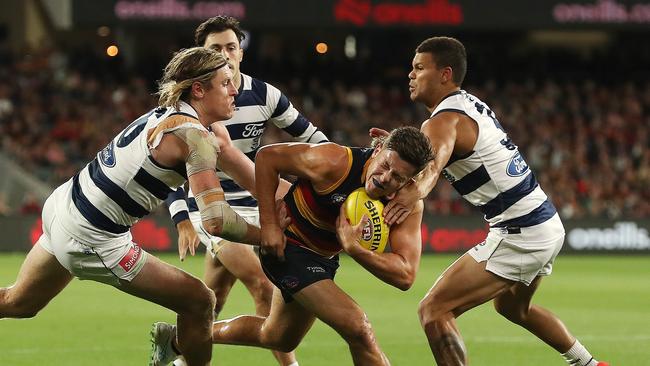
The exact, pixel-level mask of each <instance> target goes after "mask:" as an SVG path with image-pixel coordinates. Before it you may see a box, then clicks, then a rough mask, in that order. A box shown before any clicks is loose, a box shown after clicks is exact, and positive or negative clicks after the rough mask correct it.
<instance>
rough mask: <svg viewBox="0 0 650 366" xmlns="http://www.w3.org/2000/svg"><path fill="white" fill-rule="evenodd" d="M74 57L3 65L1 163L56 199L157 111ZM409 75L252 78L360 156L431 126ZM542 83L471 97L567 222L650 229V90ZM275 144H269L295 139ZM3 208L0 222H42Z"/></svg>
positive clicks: (143, 96)
mask: <svg viewBox="0 0 650 366" xmlns="http://www.w3.org/2000/svg"><path fill="white" fill-rule="evenodd" d="M77 56H78V55H75V54H74V53H63V52H60V51H59V50H57V49H54V48H43V49H40V50H38V51H32V52H29V55H23V56H20V57H7V56H3V57H0V139H1V140H0V146H1V151H2V153H3V154H6V155H7V156H9V157H11V158H12V159H14V160H15V161H16V162H17V163H18V164H19V165H20V166H22V167H23V168H25V169H26V170H28V171H29V172H30V173H32V174H34V175H35V176H36V177H38V178H39V179H41V180H43V181H45V182H47V183H48V184H50V185H51V186H53V187H54V186H56V185H57V184H60V183H61V182H63V181H65V180H67V179H68V178H69V177H70V176H72V175H73V174H74V173H75V172H76V171H77V170H78V169H80V168H81V167H82V165H83V164H84V163H85V162H86V161H88V160H89V158H90V157H92V156H93V155H94V154H95V153H96V152H97V151H98V150H100V149H101V148H103V147H104V146H105V145H106V144H107V143H108V142H109V139H110V138H111V137H112V136H114V135H116V134H117V133H118V132H119V131H120V130H121V129H123V128H124V126H125V125H126V124H128V123H130V121H132V120H134V119H135V118H137V117H138V116H139V115H141V114H143V113H144V112H146V111H147V110H148V109H150V107H151V106H152V105H154V104H155V101H156V98H155V96H154V95H152V94H151V93H152V90H153V85H154V84H153V80H146V79H145V78H143V77H138V76H133V75H132V74H129V73H128V72H126V71H125V70H124V67H123V66H121V65H119V64H118V65H116V64H115V62H113V63H111V62H112V61H107V60H105V59H102V58H101V57H99V56H89V55H88V54H85V55H84V56H83V57H77ZM116 70H118V71H116ZM403 71H404V72H403V75H400V76H399V78H394V80H398V81H400V82H395V81H394V80H391V81H390V82H386V81H384V82H382V81H364V82H354V83H351V82H348V81H347V80H348V79H346V77H345V75H344V74H342V75H340V76H339V77H337V78H332V77H330V76H323V75H322V74H319V73H317V72H315V73H314V74H313V75H315V76H313V77H309V78H299V77H295V76H294V77H291V76H288V77H284V76H282V77H283V79H281V80H278V79H277V78H274V75H273V74H265V75H257V74H255V76H260V77H263V78H264V79H265V80H269V81H270V82H272V83H273V84H274V85H276V86H277V87H278V88H279V89H280V90H282V91H283V92H284V93H285V94H286V95H287V96H288V97H289V99H290V100H291V101H292V102H293V103H294V104H295V105H296V107H297V108H298V109H299V110H300V111H302V112H303V114H304V115H305V116H307V118H309V119H310V120H311V121H313V122H314V123H315V124H316V125H318V126H319V127H320V128H322V129H323V131H324V132H325V133H326V134H327V135H328V136H329V138H330V139H331V140H333V141H335V142H339V143H341V144H346V145H347V144H349V145H358V146H362V145H367V144H368V143H369V137H368V134H367V131H368V129H369V128H370V127H373V126H377V127H382V128H385V129H391V128H394V127H397V126H400V125H403V124H412V125H417V126H419V124H420V122H421V121H423V120H425V119H426V118H427V112H426V110H424V109H422V108H421V107H418V106H416V105H415V103H413V102H411V101H410V100H409V98H408V94H407V93H408V90H407V79H406V74H407V72H408V71H409V69H405V70H403ZM538 80H542V81H538ZM538 80H535V79H532V78H531V79H529V80H527V81H523V82H522V81H519V80H518V81H514V80H507V79H506V80H483V81H481V82H477V83H474V84H471V83H468V84H467V85H465V86H464V89H466V90H467V91H468V92H470V93H472V94H475V95H476V96H478V97H479V98H480V99H482V100H484V101H485V102H486V103H488V104H489V105H490V106H492V108H493V110H494V112H495V113H496V115H497V117H498V119H499V121H500V122H501V124H502V125H503V126H504V128H505V129H506V131H507V132H508V133H509V135H510V137H511V138H512V139H513V141H514V142H515V143H516V144H518V145H519V146H520V149H521V150H522V153H523V155H524V157H525V158H526V161H527V162H528V163H529V164H530V165H531V167H532V168H533V170H534V171H535V172H536V174H537V178H538V180H539V181H540V183H541V184H542V187H543V188H544V190H545V191H546V192H547V193H548V194H549V195H550V196H551V198H552V200H553V202H554V203H555V205H556V206H557V207H558V210H559V211H560V213H561V215H562V216H563V217H564V218H582V217H604V218H617V217H631V218H645V217H649V216H650V149H649V146H650V132H649V129H650V83H643V82H638V81H628V82H619V83H611V82H602V81H599V80H598V79H595V78H591V79H586V80H581V81H572V80H570V79H566V78H557V79H553V78H548V79H545V78H539V79H538ZM269 132H270V131H269ZM269 136H270V138H267V140H266V143H270V142H275V141H281V140H283V139H285V138H286V137H285V136H282V133H281V132H278V131H274V132H272V133H270V134H269ZM428 200H429V202H427V204H426V205H425V207H426V208H427V210H429V211H430V212H432V213H437V214H453V215H465V214H470V213H471V212H473V210H471V209H470V207H469V206H468V205H467V204H466V203H465V202H464V200H462V199H461V198H460V197H459V196H458V195H457V193H456V192H455V191H454V190H453V189H452V188H451V186H450V185H449V184H439V185H438V186H437V187H436V189H435V190H434V192H433V193H432V194H431V195H430V196H429V198H428ZM2 201H3V200H2V197H1V196H0V208H1V210H0V214H8V213H10V212H11V213H20V212H21V211H23V212H28V213H31V212H33V211H34V210H33V207H30V209H29V210H21V208H8V207H5V206H3V204H2ZM31 205H33V203H31Z"/></svg>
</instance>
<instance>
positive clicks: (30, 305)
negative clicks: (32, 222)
mask: <svg viewBox="0 0 650 366" xmlns="http://www.w3.org/2000/svg"><path fill="white" fill-rule="evenodd" d="M44 235H45V234H44ZM41 240H43V239H41ZM41 240H39V242H40V241H41ZM71 280H72V275H71V274H70V272H68V270H67V269H65V268H64V267H63V266H62V265H61V264H60V263H59V262H58V261H57V259H56V257H55V256H54V255H52V254H50V253H48V252H47V251H46V250H45V249H43V248H42V247H41V245H40V244H39V243H36V245H34V247H33V248H32V249H31V250H30V251H29V253H28V254H27V257H26V258H25V261H24V262H23V264H22V266H21V267H20V270H19V272H18V276H17V278H16V282H15V283H14V284H13V285H11V286H9V287H5V288H0V318H31V317H33V316H35V315H36V313H38V312H39V311H40V310H41V309H43V308H44V307H45V305H47V303H48V302H50V300H52V299H53V298H54V297H55V296H56V295H57V294H58V293H59V292H61V290H63V289H64V288H65V287H66V286H67V285H68V283H70V281H71Z"/></svg>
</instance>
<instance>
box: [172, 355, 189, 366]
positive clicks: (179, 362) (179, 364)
mask: <svg viewBox="0 0 650 366" xmlns="http://www.w3.org/2000/svg"><path fill="white" fill-rule="evenodd" d="M172 365H174V366H187V364H186V363H185V360H184V359H183V357H179V358H177V359H175V360H174V363H173V364H172Z"/></svg>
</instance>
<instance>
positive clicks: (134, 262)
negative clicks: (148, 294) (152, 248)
mask: <svg viewBox="0 0 650 366" xmlns="http://www.w3.org/2000/svg"><path fill="white" fill-rule="evenodd" d="M55 206H56V198H55V196H54V195H52V196H50V198H48V199H47V201H46V202H45V205H44V206H43V214H42V218H43V234H42V235H41V237H40V238H39V239H38V241H37V242H36V245H40V246H41V247H42V248H43V249H45V251H47V252H48V253H50V254H52V255H54V256H55V257H56V259H57V260H58V261H59V263H61V265H62V266H63V267H65V268H66V269H67V270H68V271H69V272H70V273H72V275H74V276H75V277H78V278H79V279H80V280H93V281H97V282H102V283H106V284H109V285H112V286H119V284H120V280H124V281H131V280H133V278H135V276H136V275H137V274H138V273H139V272H140V270H142V267H144V264H145V263H146V261H147V252H145V251H144V250H143V249H142V248H140V247H139V246H138V245H137V244H135V243H134V242H132V241H131V235H130V233H129V234H128V235H127V236H125V237H120V238H116V239H114V240H109V241H105V242H102V243H101V245H90V243H82V242H80V241H78V240H76V239H75V238H73V237H72V236H70V234H68V232H67V231H66V230H64V229H63V228H62V225H61V224H60V223H59V222H58V219H57V213H56V209H55Z"/></svg>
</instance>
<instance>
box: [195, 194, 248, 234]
mask: <svg viewBox="0 0 650 366" xmlns="http://www.w3.org/2000/svg"><path fill="white" fill-rule="evenodd" d="M194 198H195V199H196V205H197V206H199V211H200V212H201V221H203V222H206V221H209V220H213V219H217V220H219V219H220V220H221V222H222V224H221V233H218V235H219V236H222V237H224V238H225V239H228V240H231V241H242V240H243V239H244V238H245V237H246V233H247V232H248V223H247V222H246V221H245V220H244V219H243V218H242V217H241V216H239V215H238V214H237V213H236V212H235V211H234V210H233V209H232V207H230V205H229V204H228V203H227V202H226V200H225V196H224V194H223V189H221V188H213V189H208V190H207V191H203V192H200V193H197V194H196V195H195V196H194Z"/></svg>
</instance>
